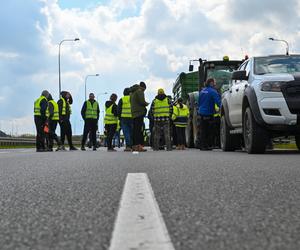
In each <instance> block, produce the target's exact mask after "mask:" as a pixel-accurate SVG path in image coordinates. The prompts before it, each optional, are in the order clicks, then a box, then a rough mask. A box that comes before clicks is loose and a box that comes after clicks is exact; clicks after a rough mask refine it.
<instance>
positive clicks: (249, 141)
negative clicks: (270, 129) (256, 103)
mask: <svg viewBox="0 0 300 250" xmlns="http://www.w3.org/2000/svg"><path fill="white" fill-rule="evenodd" d="M243 136H244V142H245V150H246V151H247V152H248V154H263V153H264V152H265V151H266V146H267V142H268V135H267V131H266V130H265V129H263V128H261V127H260V126H259V125H258V124H257V122H256V121H255V119H254V117H253V114H252V111H251V109H250V107H247V108H246V110H245V112H244V119H243Z"/></svg>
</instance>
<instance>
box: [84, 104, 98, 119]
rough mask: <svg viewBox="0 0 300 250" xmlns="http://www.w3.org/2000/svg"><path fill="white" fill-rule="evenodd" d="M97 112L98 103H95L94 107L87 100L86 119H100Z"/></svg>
mask: <svg viewBox="0 0 300 250" xmlns="http://www.w3.org/2000/svg"><path fill="white" fill-rule="evenodd" d="M97 111H98V102H97V101H95V102H94V103H93V105H92V103H91V102H90V101H89V100H87V101H86V111H85V119H97V118H98V114H97Z"/></svg>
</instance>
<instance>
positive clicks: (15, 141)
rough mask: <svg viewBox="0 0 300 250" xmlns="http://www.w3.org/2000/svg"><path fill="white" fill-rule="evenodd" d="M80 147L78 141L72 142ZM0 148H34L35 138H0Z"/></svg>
mask: <svg viewBox="0 0 300 250" xmlns="http://www.w3.org/2000/svg"><path fill="white" fill-rule="evenodd" d="M73 143H74V144H75V145H80V141H74V142H73ZM0 146H35V138H26V137H0Z"/></svg>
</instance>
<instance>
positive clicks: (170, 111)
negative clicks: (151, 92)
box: [149, 94, 173, 121]
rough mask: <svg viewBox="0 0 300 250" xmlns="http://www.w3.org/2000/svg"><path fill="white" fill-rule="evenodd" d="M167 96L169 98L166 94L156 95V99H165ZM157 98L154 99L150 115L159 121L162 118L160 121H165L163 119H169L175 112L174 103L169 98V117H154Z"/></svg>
mask: <svg viewBox="0 0 300 250" xmlns="http://www.w3.org/2000/svg"><path fill="white" fill-rule="evenodd" d="M165 98H167V96H166V95H165V94H160V95H157V96H156V97H155V99H157V100H160V101H162V100H164V99H165ZM155 99H154V100H153V102H152V103H151V108H150V112H149V115H150V116H151V117H152V118H153V119H154V120H155V121H157V120H160V121H163V120H169V119H170V117H171V116H172V114H173V106H172V103H171V101H170V99H168V103H169V117H156V118H155V117H153V112H154V101H155Z"/></svg>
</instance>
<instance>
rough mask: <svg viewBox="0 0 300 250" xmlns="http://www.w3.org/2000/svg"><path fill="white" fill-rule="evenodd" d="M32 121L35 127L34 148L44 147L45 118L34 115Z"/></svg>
mask: <svg viewBox="0 0 300 250" xmlns="http://www.w3.org/2000/svg"><path fill="white" fill-rule="evenodd" d="M34 123H35V128H36V139H35V141H36V143H35V144H36V149H45V140H46V135H45V132H44V127H45V119H43V118H41V117H40V116H34Z"/></svg>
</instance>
